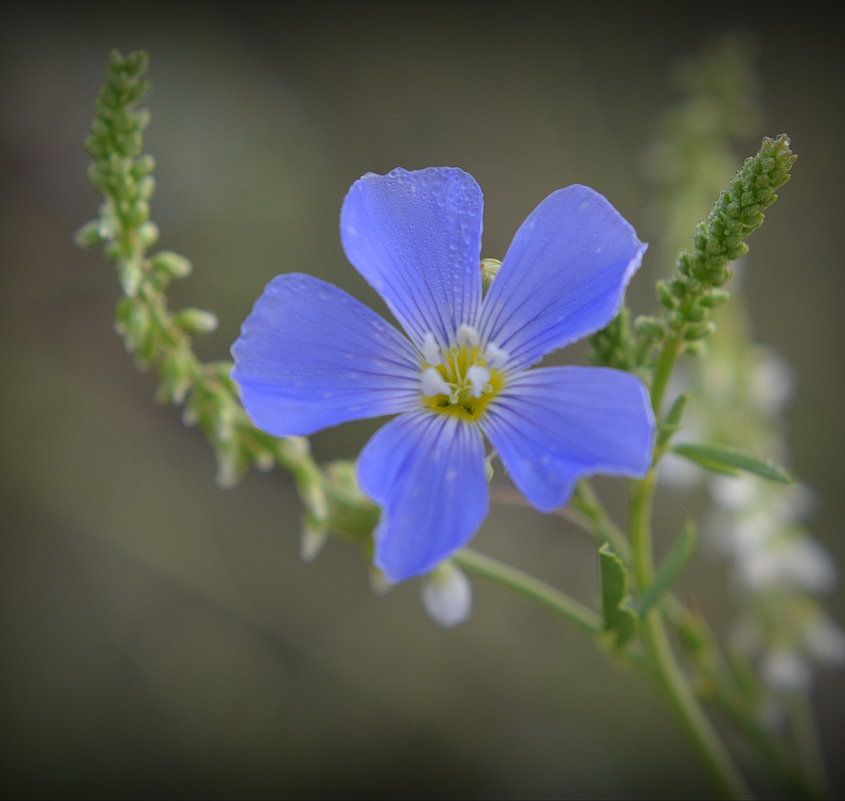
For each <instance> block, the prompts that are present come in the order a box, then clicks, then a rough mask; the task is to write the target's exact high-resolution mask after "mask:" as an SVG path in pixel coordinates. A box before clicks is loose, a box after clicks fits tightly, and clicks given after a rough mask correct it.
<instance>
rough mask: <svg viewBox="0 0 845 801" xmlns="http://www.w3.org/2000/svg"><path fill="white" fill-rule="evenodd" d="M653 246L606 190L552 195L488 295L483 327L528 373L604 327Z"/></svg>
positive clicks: (520, 234)
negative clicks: (640, 236) (559, 350)
mask: <svg viewBox="0 0 845 801" xmlns="http://www.w3.org/2000/svg"><path fill="white" fill-rule="evenodd" d="M647 247H648V246H647V245H645V244H644V243H642V242H640V241H639V239H637V235H636V233H635V231H634V229H633V228H632V227H631V225H630V224H629V223H628V222H627V221H626V220H625V219H624V218H623V217H622V216H621V215H620V214H619V212H618V211H616V209H615V208H613V206H611V205H610V203H609V202H608V201H607V199H606V198H604V197H603V196H602V195H600V194H598V192H595V191H593V190H592V189H589V188H588V187H586V186H578V185H573V186H569V187H566V188H565V189H559V190H558V191H557V192H554V193H552V194H551V195H549V197H547V198H546V199H545V200H544V201H543V202H542V203H541V204H540V205H539V206H538V207H537V208H536V209H535V210H534V211H533V212H532V213H531V214H530V215H529V217H528V219H527V220H525V222H524V223H523V224H522V226H521V227H520V229H519V230H518V231H517V233H516V236H515V237H514V239H513V242H512V243H511V246H510V248H509V249H508V252H507V255H506V256H505V258H504V261H503V262H502V266H501V268H500V270H499V273H498V275H497V276H496V279H495V280H494V281H493V284H492V286H491V287H490V289H489V291H488V292H487V297H486V298H485V299H484V306H483V308H482V311H481V318H480V319H481V322H480V324H479V330H480V331H481V336H482V340H483V341H486V342H494V343H495V344H496V345H497V346H498V347H499V348H501V349H502V350H504V351H505V352H506V353H507V354H508V355H509V357H510V358H509V361H508V363H507V367H508V368H510V369H524V368H525V367H528V366H529V365H531V364H534V363H535V362H537V361H539V360H540V359H542V358H543V356H545V355H546V354H547V353H549V352H550V351H552V350H555V349H556V348H561V347H563V346H564V345H567V344H569V343H570V342H575V341H576V340H578V339H581V338H583V337H585V336H587V335H588V334H592V333H594V332H595V331H598V330H599V329H601V328H603V327H604V326H605V325H607V323H609V322H610V320H611V319H613V316H614V315H615V314H616V312H617V311H618V309H619V306H620V305H621V303H622V296H623V293H624V290H625V286H626V285H627V283H628V281H629V280H630V278H631V276H632V275H633V274H634V272H636V270H637V268H638V267H639V266H640V262H641V261H642V256H643V253H644V252H645V250H646V248H647Z"/></svg>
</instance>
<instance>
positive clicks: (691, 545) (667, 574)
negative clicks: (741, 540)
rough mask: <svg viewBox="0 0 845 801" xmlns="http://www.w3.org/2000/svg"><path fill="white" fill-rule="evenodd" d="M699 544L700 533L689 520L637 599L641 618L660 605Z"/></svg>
mask: <svg viewBox="0 0 845 801" xmlns="http://www.w3.org/2000/svg"><path fill="white" fill-rule="evenodd" d="M697 542H698V531H697V529H696V526H695V523H694V522H693V521H692V520H688V521H687V524H686V525H685V526H684V528H683V530H682V531H681V536H680V537H678V540H677V542H676V543H675V544H674V545H673V546H672V549H671V550H670V551H669V553H668V554H667V556H666V558H665V559H664V560H663V562H661V564H660V567H658V568H657V572H656V573H655V574H654V579H653V580H652V582H651V584H649V586H648V587H647V588H646V591H645V592H644V593H643V594H642V595H641V596H640V597H639V598H637V600H636V602H635V604H634V606H635V608H636V610H637V612H638V613H639V616H640V617H645V616H646V615H647V614H648V612H649V611H650V610H651V609H652V608H653V607H654V606H655V605H656V604H658V603H659V602H660V601H661V600H662V599H663V596H664V595H665V594H666V591H667V590H668V589H669V588H670V587H671V586H672V584H674V582H675V579H676V578H677V577H678V574H679V573H680V572H681V570H683V569H684V566H685V565H686V563H687V562H688V561H689V558H690V557H691V556H692V555H693V553H695V546H696V544H697Z"/></svg>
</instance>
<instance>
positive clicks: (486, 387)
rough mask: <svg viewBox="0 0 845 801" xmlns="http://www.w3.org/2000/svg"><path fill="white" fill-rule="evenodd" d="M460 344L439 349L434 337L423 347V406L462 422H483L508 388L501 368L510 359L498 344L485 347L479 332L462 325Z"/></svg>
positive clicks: (459, 332) (458, 342)
mask: <svg viewBox="0 0 845 801" xmlns="http://www.w3.org/2000/svg"><path fill="white" fill-rule="evenodd" d="M456 339H457V344H454V345H452V346H451V347H449V348H448V349H446V350H443V351H441V350H439V349H438V348H437V346H436V345H435V343H434V337H433V335H432V336H430V337H427V338H426V346H425V347H424V348H423V351H424V353H423V366H422V375H421V384H422V387H421V388H422V402H423V406H424V407H425V408H427V409H430V410H431V411H432V412H437V413H438V414H447V415H451V416H452V417H457V418H459V419H460V420H468V421H475V420H479V419H480V418H481V417H482V416H483V414H484V412H485V411H486V409H487V407H488V406H489V405H490V403H491V401H492V400H493V398H495V397H496V395H498V394H499V392H500V391H501V390H502V388H503V387H504V385H505V373H504V372H503V371H502V370H500V369H498V368H499V367H500V366H501V365H502V363H503V362H504V361H505V359H506V358H507V354H505V353H503V352H502V351H501V350H499V348H497V347H496V346H495V345H488V346H487V347H486V348H482V347H481V345H480V344H479V341H478V333H477V332H476V331H475V329H473V328H471V327H470V326H466V325H462V326H461V328H460V329H459V331H458V334H457V337H456Z"/></svg>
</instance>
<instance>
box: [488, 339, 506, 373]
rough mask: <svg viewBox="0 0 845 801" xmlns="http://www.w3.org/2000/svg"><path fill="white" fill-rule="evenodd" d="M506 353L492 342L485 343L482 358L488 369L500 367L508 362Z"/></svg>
mask: <svg viewBox="0 0 845 801" xmlns="http://www.w3.org/2000/svg"><path fill="white" fill-rule="evenodd" d="M508 356H509V354H508V352H507V351H504V350H502V349H501V348H500V347H499V346H498V345H495V344H494V343H492V342H488V343H487V347H486V348H485V349H484V358H485V359H486V360H487V364H489V365H490V367H501V366H502V365H503V364H504V363H505V362H506V361H507V360H508Z"/></svg>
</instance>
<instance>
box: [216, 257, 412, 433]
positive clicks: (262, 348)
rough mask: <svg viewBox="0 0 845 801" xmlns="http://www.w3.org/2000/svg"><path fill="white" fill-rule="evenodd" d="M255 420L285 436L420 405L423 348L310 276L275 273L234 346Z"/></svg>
mask: <svg viewBox="0 0 845 801" xmlns="http://www.w3.org/2000/svg"><path fill="white" fill-rule="evenodd" d="M232 355H233V356H234V358H235V369H234V370H233V372H232V378H233V379H234V380H235V382H236V383H237V384H238V386H239V387H240V390H241V398H242V400H243V404H244V407H245V408H246V410H247V413H248V414H249V416H250V418H251V419H252V420H253V422H254V423H255V424H256V425H257V426H258V427H259V428H261V429H263V430H264V431H267V432H269V433H270V434H274V435H276V436H279V437H286V436H292V435H306V434H312V433H313V432H314V431H318V430H320V429H321V428H326V427H327V426H333V425H337V424H338V423H343V422H345V421H347V420H357V419H360V418H364V417H378V416H379V415H383V414H395V413H397V412H403V411H407V410H408V409H412V408H417V405H418V404H419V397H420V373H419V369H420V368H419V358H420V357H419V354H418V353H417V351H416V350H415V349H414V347H413V345H411V343H410V342H409V341H408V340H407V339H405V337H403V336H402V335H401V334H400V333H399V332H398V331H397V330H396V329H395V328H393V326H391V325H389V324H388V323H386V322H385V321H384V320H382V319H381V317H379V316H378V315H377V314H376V313H375V312H373V311H371V310H370V309H368V308H367V307H366V306H364V305H363V304H361V303H359V302H358V301H357V300H355V299H354V298H353V297H351V296H350V295H347V294H346V293H345V292H343V291H342V290H340V289H338V288H337V287H334V286H332V285H331V284H327V283H325V282H324V281H320V280H318V279H317V278H312V277H311V276H308V275H300V274H298V273H291V274H289V275H279V276H276V278H274V279H273V280H272V281H271V282H270V283H269V284H268V285H267V288H266V289H265V290H264V293H263V294H262V295H261V297H260V298H259V299H258V300H257V301H256V303H255V306H254V308H253V310H252V313H251V314H250V315H249V317H247V319H246V321H245V322H244V324H243V326H242V328H241V335H240V337H239V338H238V340H237V341H236V342H235V344H234V345H233V346H232Z"/></svg>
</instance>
